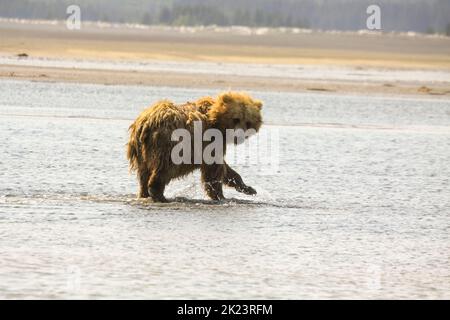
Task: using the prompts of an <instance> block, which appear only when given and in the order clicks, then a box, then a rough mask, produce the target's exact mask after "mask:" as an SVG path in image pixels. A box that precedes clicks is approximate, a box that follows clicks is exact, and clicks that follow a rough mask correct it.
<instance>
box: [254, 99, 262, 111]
mask: <svg viewBox="0 0 450 320" xmlns="http://www.w3.org/2000/svg"><path fill="white" fill-rule="evenodd" d="M262 106H263V103H262V101H260V100H255V107H257V108H258V109H259V110H261V109H262Z"/></svg>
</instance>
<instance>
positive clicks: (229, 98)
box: [219, 92, 234, 104]
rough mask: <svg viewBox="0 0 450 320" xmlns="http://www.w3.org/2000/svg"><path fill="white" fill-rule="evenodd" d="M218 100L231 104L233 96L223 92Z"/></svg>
mask: <svg viewBox="0 0 450 320" xmlns="http://www.w3.org/2000/svg"><path fill="white" fill-rule="evenodd" d="M219 99H220V100H222V102H223V103H225V104H226V103H231V102H233V101H234V99H233V96H232V95H231V93H229V92H224V93H222V94H221V95H220V97H219Z"/></svg>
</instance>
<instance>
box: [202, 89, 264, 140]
mask: <svg viewBox="0 0 450 320" xmlns="http://www.w3.org/2000/svg"><path fill="white" fill-rule="evenodd" d="M261 109H262V102H261V101H259V100H255V99H253V98H252V97H250V96H249V95H248V94H246V93H241V92H225V93H222V94H220V95H219V96H218V97H217V99H215V101H214V104H213V105H212V106H211V107H210V108H209V110H208V119H209V122H210V123H211V124H212V126H213V127H215V128H218V129H220V130H222V131H225V130H226V129H235V130H237V129H242V130H244V131H247V130H249V129H250V130H251V129H253V130H255V132H258V130H259V128H260V127H261V124H262V116H261Z"/></svg>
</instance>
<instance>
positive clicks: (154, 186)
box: [148, 172, 167, 202]
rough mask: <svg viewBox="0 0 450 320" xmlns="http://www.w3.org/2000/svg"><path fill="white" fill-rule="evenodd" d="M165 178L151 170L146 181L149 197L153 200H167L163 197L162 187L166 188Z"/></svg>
mask: <svg viewBox="0 0 450 320" xmlns="http://www.w3.org/2000/svg"><path fill="white" fill-rule="evenodd" d="M166 184H167V182H166V180H165V179H164V178H163V177H162V176H161V175H159V174H157V173H156V172H153V173H152V175H151V177H150V180H149V182H148V189H149V191H150V197H151V198H152V200H153V201H154V202H167V199H166V198H165V197H164V189H165V188H166Z"/></svg>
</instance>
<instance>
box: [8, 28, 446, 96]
mask: <svg viewBox="0 0 450 320" xmlns="http://www.w3.org/2000/svg"><path fill="white" fill-rule="evenodd" d="M0 39H1V42H0V56H3V57H15V56H17V55H18V54H22V53H24V54H26V55H27V56H28V57H30V58H31V57H33V58H44V59H45V58H49V59H54V58H57V59H65V60H70V59H94V60H98V61H105V60H106V61H132V62H139V61H150V60H158V61H188V62H220V63H246V64H248V63H259V64H288V65H289V64H293V65H294V64H295V65H310V66H311V65H313V66H343V67H348V68H353V69H355V70H356V69H364V68H372V69H374V68H375V69H380V70H384V71H386V70H387V71H389V70H431V71H433V70H437V71H443V70H444V71H446V72H449V74H450V38H445V37H426V36H414V37H411V36H405V35H382V36H381V35H361V34H357V33H342V34H332V33H324V32H312V33H299V34H285V33H278V34H277V33H268V34H262V35H261V34H250V35H248V34H247V35H243V34H238V33H233V32H227V33H223V32H217V31H212V30H204V31H199V32H190V33H186V32H182V31H180V30H169V29H165V28H150V29H126V28H123V29H121V28H119V29H115V28H98V27H95V26H89V27H85V28H82V30H79V31H69V30H67V29H65V27H64V26H63V25H61V24H59V25H46V24H44V25H31V24H19V23H12V22H5V21H2V22H0ZM0 77H1V78H13V79H31V80H39V81H70V82H80V83H103V84H138V85H152V86H181V87H199V88H217V89H234V90H276V91H333V92H355V93H364V94H367V93H371V94H377V93H380V94H427V95H430V94H431V95H450V76H449V79H448V81H438V82H436V81H430V82H424V81H421V80H420V79H410V80H408V81H395V82H392V81H391V82H390V81H386V82H380V81H377V82H373V81H364V82H358V81H356V82H355V81H343V80H336V79H327V78H326V77H325V78H324V79H320V80H317V79H314V80H310V79H287V78H283V77H268V76H246V75H239V76H235V75H231V74H230V75H223V74H221V75H218V74H204V73H203V74H202V73H198V72H196V70H195V68H193V69H192V72H191V71H189V72H177V71H176V70H175V71H174V70H172V71H164V72H158V71H148V70H147V71H136V70H96V69H95V68H93V69H79V68H67V67H48V66H36V65H21V64H8V63H3V64H0Z"/></svg>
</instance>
